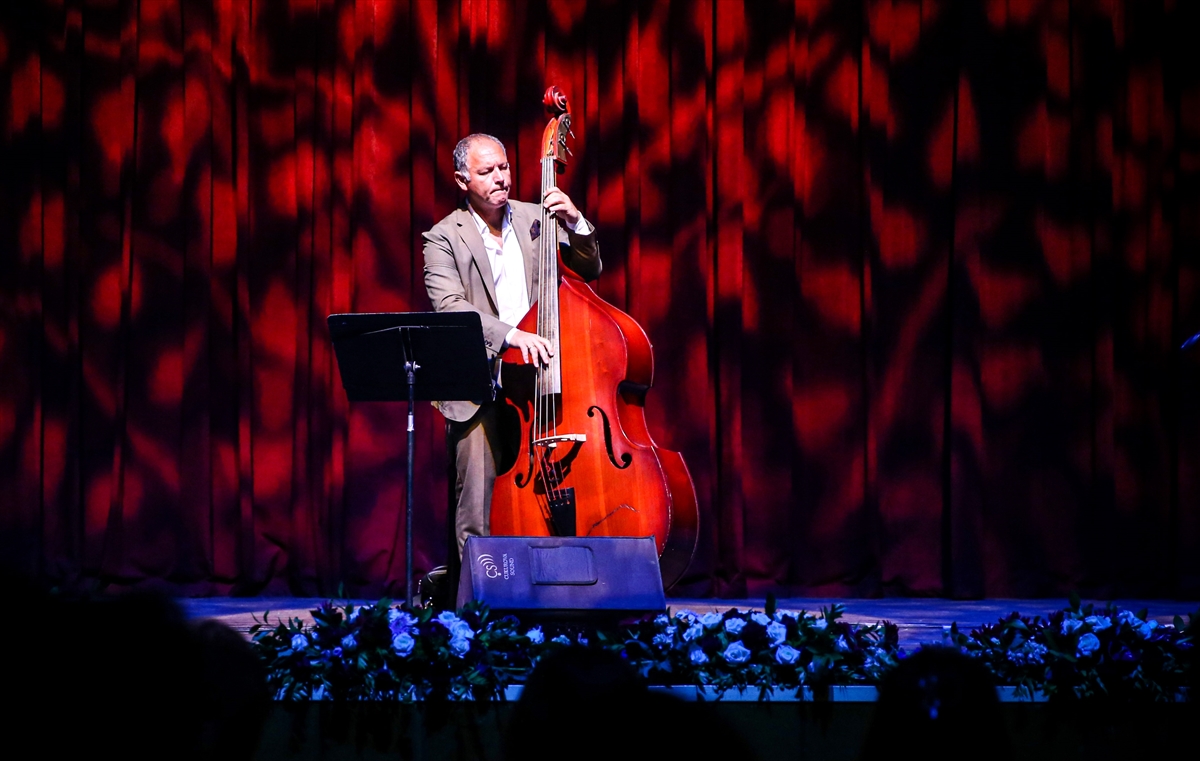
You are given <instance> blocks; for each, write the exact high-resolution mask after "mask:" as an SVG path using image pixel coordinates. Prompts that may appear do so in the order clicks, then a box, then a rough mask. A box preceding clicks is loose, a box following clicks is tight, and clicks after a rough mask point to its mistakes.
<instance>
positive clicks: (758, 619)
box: [750, 611, 771, 626]
mask: <svg viewBox="0 0 1200 761" xmlns="http://www.w3.org/2000/svg"><path fill="white" fill-rule="evenodd" d="M750 620H751V621H753V622H754V623H756V624H758V625H759V626H767V625H768V624H770V623H771V618H770V617H769V616H768V615H767V614H766V613H762V612H761V611H756V612H754V613H751V614H750Z"/></svg>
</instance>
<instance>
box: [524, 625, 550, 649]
mask: <svg viewBox="0 0 1200 761" xmlns="http://www.w3.org/2000/svg"><path fill="white" fill-rule="evenodd" d="M525 636H526V637H529V641H530V642H532V643H533V644H535V645H540V644H542V643H543V642H545V641H546V635H545V634H542V627H540V626H535V627H533V628H532V629H530V630H529V631H527V632H525Z"/></svg>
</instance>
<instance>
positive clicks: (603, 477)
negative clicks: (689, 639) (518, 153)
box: [491, 87, 699, 587]
mask: <svg viewBox="0 0 1200 761" xmlns="http://www.w3.org/2000/svg"><path fill="white" fill-rule="evenodd" d="M543 102H544V104H545V105H546V108H547V110H548V112H549V113H550V115H551V118H550V121H549V123H548V124H547V125H546V129H545V131H544V132H543V135H542V151H541V165H542V166H541V170H542V172H541V176H542V197H545V194H546V192H547V191H548V190H549V189H550V188H551V187H554V186H555V185H556V184H557V181H556V179H555V176H556V174H559V173H561V172H563V171H564V170H565V167H566V163H567V154H568V150H567V136H568V135H570V134H571V113H570V109H569V107H568V104H567V99H566V96H565V95H563V93H562V92H561V91H560V90H559V89H558V88H557V87H550V88H549V89H547V90H546V94H545V97H544V99H543ZM540 224H541V229H542V230H543V231H545V232H546V233H549V234H543V235H541V236H540V237H539V238H538V240H539V242H540V250H539V252H538V260H539V262H538V267H539V273H538V274H539V278H538V280H539V283H538V293H537V299H536V301H535V302H534V304H533V306H532V307H531V308H530V310H529V312H528V313H526V315H525V317H524V318H523V319H522V320H521V322H520V324H519V325H518V326H517V327H518V328H520V329H521V330H525V331H528V332H531V333H537V334H538V335H541V336H543V337H544V338H546V339H547V340H549V341H550V343H551V345H552V346H553V348H554V353H553V356H552V357H551V361H550V363H549V364H548V365H540V364H536V363H527V362H525V361H524V360H523V358H522V357H521V352H520V351H518V350H516V349H512V348H510V349H508V350H507V351H506V352H505V353H504V355H503V357H502V361H503V366H502V369H501V378H502V383H503V386H504V390H505V394H506V396H507V398H508V403H509V404H510V405H512V407H513V408H515V411H516V413H517V415H518V416H519V418H520V430H521V438H520V445H519V450H518V453H517V458H516V462H515V464H514V465H512V467H510V468H509V469H507V470H506V471H504V472H501V473H499V474H498V475H497V478H496V482H495V485H494V488H493V492H492V512H491V533H492V534H493V535H497V536H634V537H646V536H653V537H654V539H655V544H656V545H657V548H658V553H659V568H660V570H661V572H662V577H663V585H664V587H669V586H671V585H672V584H673V583H675V582H676V581H678V580H679V578H680V577H681V576H682V575H683V573H684V571H685V570H686V569H687V566H688V563H690V562H691V559H692V555H693V553H694V552H695V548H696V542H697V538H698V523H699V514H698V509H697V505H696V490H695V487H694V486H693V484H692V478H691V475H690V474H689V473H688V469H687V466H686V465H685V464H684V462H683V458H682V457H681V456H680V454H679V453H678V452H672V451H669V450H665V449H662V448H661V447H658V446H657V445H656V444H655V443H654V440H653V438H651V436H650V431H649V428H648V427H647V425H646V416H645V402H646V394H647V392H648V391H649V389H650V387H651V384H652V382H653V379H654V354H653V350H652V347H651V345H650V340H649V339H648V338H647V337H646V332H645V331H644V330H642V328H641V326H640V325H638V324H637V322H635V321H634V319H633V318H632V317H630V316H629V315H627V314H625V313H624V312H622V311H621V310H619V309H617V308H616V307H613V306H612V305H611V304H608V303H607V302H605V301H604V300H602V299H601V298H600V297H599V296H597V295H596V293H595V292H594V291H593V290H592V289H591V288H590V287H589V286H588V285H587V283H585V282H584V281H583V279H582V278H580V277H579V276H578V275H576V274H575V273H574V272H572V271H571V270H570V269H568V268H566V267H564V266H563V265H562V263H561V261H560V258H559V257H560V254H559V250H558V245H559V243H558V235H557V234H554V233H555V232H556V231H557V229H558V224H559V222H558V218H557V217H556V216H555V215H554V213H553V212H550V211H547V210H546V209H545V208H543V209H542V219H541V223H540Z"/></svg>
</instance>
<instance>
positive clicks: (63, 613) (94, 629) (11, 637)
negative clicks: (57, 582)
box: [0, 572, 270, 759]
mask: <svg viewBox="0 0 1200 761" xmlns="http://www.w3.org/2000/svg"><path fill="white" fill-rule="evenodd" d="M0 586H2V587H3V588H4V589H5V590H6V592H7V593H9V595H10V597H9V599H10V600H11V601H13V603H14V604H13V605H12V607H11V608H10V610H11V618H10V620H9V621H8V622H6V623H5V624H4V625H3V626H0V652H3V653H4V654H5V655H6V656H7V658H8V659H9V662H10V664H11V666H10V668H9V670H8V674H7V676H8V678H7V679H5V680H4V683H5V687H6V688H7V689H6V693H7V694H8V697H9V701H6V702H8V703H9V708H8V709H6V710H5V711H3V712H0V715H2V716H3V717H4V718H3V719H0V729H2V730H3V736H4V737H6V738H8V741H7V745H6V746H5V747H4V752H3V753H2V755H4V757H5V758H10V759H19V758H70V757H78V758H84V757H109V756H111V757H114V758H122V759H140V758H156V759H162V758H172V759H217V758H220V759H249V758H251V757H252V756H253V754H254V752H255V750H256V747H257V743H258V738H259V735H260V734H261V731H262V727H263V723H264V722H265V718H266V712H267V709H268V707H269V705H270V700H269V697H270V696H269V695H268V694H267V692H266V690H267V687H266V679H265V674H264V672H263V670H262V666H261V664H260V663H259V661H258V659H257V657H256V656H255V654H254V653H253V651H252V650H251V648H250V644H249V643H248V642H246V641H245V640H244V639H243V638H242V636H241V635H240V634H238V633H237V632H235V631H233V630H232V629H229V628H228V627H226V626H225V625H223V624H221V623H219V622H216V621H204V622H199V623H193V622H189V621H188V620H187V618H186V616H185V615H184V612H183V610H182V608H181V607H180V606H179V605H178V604H177V603H175V602H174V601H172V600H171V599H169V598H168V597H165V596H163V595H160V594H157V593H151V592H141V591H135V592H126V593H123V594H119V595H71V594H66V593H62V592H56V591H51V590H47V589H44V588H42V587H40V586H38V585H37V584H34V583H31V582H30V581H29V580H28V579H26V578H23V577H21V576H19V575H16V574H13V573H11V572H0ZM4 724H7V725H8V726H7V727H3V726H2V725H4Z"/></svg>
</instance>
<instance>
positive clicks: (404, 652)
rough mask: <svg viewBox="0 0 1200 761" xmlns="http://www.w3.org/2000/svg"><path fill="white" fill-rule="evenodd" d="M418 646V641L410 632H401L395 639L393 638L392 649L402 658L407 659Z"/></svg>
mask: <svg viewBox="0 0 1200 761" xmlns="http://www.w3.org/2000/svg"><path fill="white" fill-rule="evenodd" d="M416 645H417V641H416V640H415V639H413V636H412V635H411V634H409V633H408V632H400V633H399V634H397V635H396V636H395V637H392V649H393V650H395V651H396V654H397V655H399V656H400V657H401V658H407V657H408V655H409V653H411V652H412V651H413V648H414V647H416Z"/></svg>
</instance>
